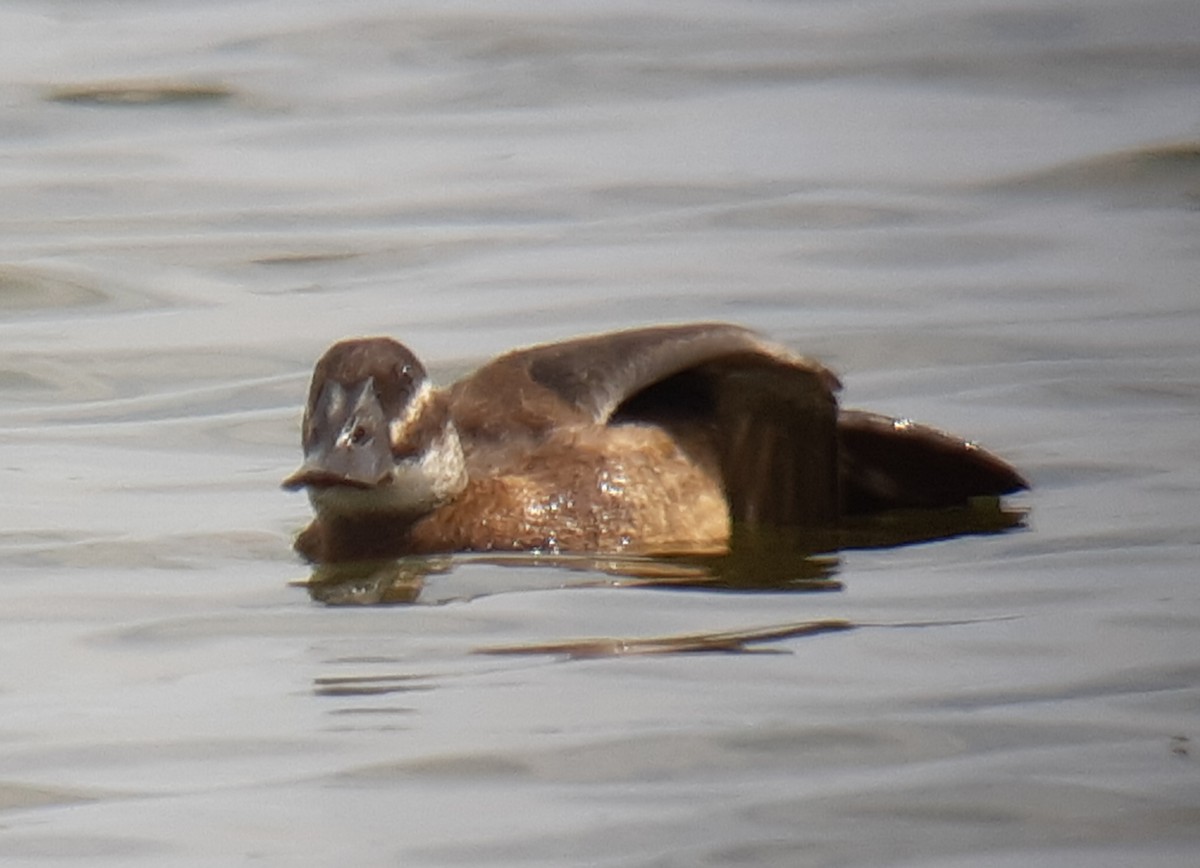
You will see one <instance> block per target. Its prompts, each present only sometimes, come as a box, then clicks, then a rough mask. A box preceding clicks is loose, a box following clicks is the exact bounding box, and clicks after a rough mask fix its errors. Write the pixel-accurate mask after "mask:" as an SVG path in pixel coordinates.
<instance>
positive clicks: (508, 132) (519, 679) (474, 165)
mask: <svg viewBox="0 0 1200 868" xmlns="http://www.w3.org/2000/svg"><path fill="white" fill-rule="evenodd" d="M1193 7H1194V4H1192V3H1191V2H1189V0H1148V2H1141V3H1137V4H1126V3H1116V2H1114V3H1083V2H1069V0H1063V2H1050V0H1037V2H1032V0H1025V2H1021V3H1017V4H1014V3H1009V2H999V0H990V2H989V0H972V2H961V0H960V2H955V3H943V2H938V0H912V2H864V3H854V4H845V3H837V4H834V3H791V4H783V3H765V2H764V3H738V4H727V3H719V2H678V3H670V4H655V5H653V6H652V7H648V6H646V5H645V4H634V3H629V4H622V3H603V4H572V5H570V6H563V5H561V4H553V5H550V6H545V7H542V6H537V5H533V4H522V3H491V4H487V5H486V7H476V6H475V5H473V4H449V3H444V2H439V3H417V2H413V3H404V4H395V3H386V2H380V0H363V2H350V3H339V4H318V3H311V2H310V3H289V4H279V3H271V2H249V3H247V2H240V3H221V2H201V3H195V2H193V3H188V4H171V3H159V4H142V3H131V2H109V3H88V4H77V3H54V2H34V0H27V2H14V3H9V4H6V5H5V6H4V8H3V9H0V34H2V36H0V43H2V44H3V47H4V50H3V51H2V52H0V83H2V85H0V86H2V93H3V98H4V104H5V115H4V123H3V124H2V125H0V154H2V155H3V159H2V160H0V190H2V195H0V226H2V228H3V231H2V232H0V336H2V338H0V456H2V459H3V460H2V462H0V490H3V492H4V498H3V501H2V505H0V559H2V560H0V562H2V564H3V570H2V578H0V620H2V621H3V626H2V628H0V654H2V657H0V659H2V660H3V661H4V666H3V669H2V674H0V860H3V861H4V863H5V864H6V865H8V864H13V865H19V864H37V865H54V864H68V863H70V864H80V863H86V864H89V865H97V864H121V865H129V864H155V865H161V864H178V865H200V864H230V863H231V862H232V863H236V862H249V861H259V862H264V863H268V864H330V863H331V862H333V861H334V860H337V861H339V862H342V863H345V864H363V865H376V864H398V863H399V864H406V865H461V864H493V865H530V864H546V865H569V864H589V865H606V866H608V865H612V866H616V865H621V866H626V865H630V866H632V865H637V866H672V865H680V866H684V865H686V866H695V865H781V866H783V865H786V866H793V865H818V866H821V865H845V864H855V865H884V864H887V865H905V864H912V865H922V866H931V865H932V866H958V865H963V866H965V865H972V866H977V865H987V866H1011V865H1028V864H1054V865H1064V864H1065V865H1088V866H1092V865H1125V864H1134V863H1136V864H1139V865H1190V864H1192V863H1193V862H1194V858H1195V857H1194V852H1195V848H1196V844H1197V839H1200V831H1198V830H1200V767H1198V766H1197V759H1196V756H1197V751H1198V750H1200V747H1197V742H1198V740H1200V727H1198V726H1197V721H1198V720H1200V717H1198V715H1197V712H1198V711H1200V646H1198V645H1197V642H1196V636H1197V630H1198V628H1200V592H1198V591H1197V582H1198V580H1200V575H1198V572H1197V566H1196V564H1197V554H1198V552H1200V527H1198V525H1197V521H1196V514H1197V507H1198V505H1200V498H1198V494H1200V470H1198V469H1197V464H1196V457H1197V455H1200V433H1198V432H1200V424H1198V422H1200V342H1198V341H1197V339H1196V335H1197V334H1200V300H1198V299H1200V296H1198V295H1197V275H1198V274H1200V243H1198V241H1197V239H1200V231H1198V228H1200V224H1198V218H1197V208H1196V206H1197V202H1198V201H1200V158H1198V157H1197V150H1196V147H1197V146H1196V142H1197V141H1198V140H1200V125H1198V116H1197V105H1198V103H1197V100H1196V96H1195V94H1196V93H1198V92H1200V90H1198V89H1197V85H1200V25H1198V24H1197V21H1196V17H1195V11H1194V8H1193ZM693 319H728V320H733V321H737V322H741V323H745V324H748V325H751V326H754V327H758V328H761V329H764V330H765V331H767V332H769V333H770V334H771V335H772V336H773V337H775V338H776V339H778V340H781V341H784V342H786V343H787V344H789V345H791V346H793V347H795V348H797V349H799V350H801V351H803V352H807V353H810V354H813V355H817V356H820V357H821V358H822V359H824V360H825V361H827V362H829V363H830V364H832V365H833V366H835V367H836V368H837V369H839V370H840V371H841V372H842V374H843V375H844V380H845V382H846V394H845V398H846V403H848V404H850V405H856V406H865V407H870V408H872V409H876V410H880V411H883V412H890V413H895V414H899V415H905V416H911V417H913V418H917V419H921V420H924V421H928V422H931V423H934V424H937V425H940V426H942V427H946V428H949V429H951V430H957V431H961V432H963V433H966V434H968V435H970V436H972V437H976V438H978V439H980V440H981V441H982V442H983V443H985V444H987V445H988V446H990V447H992V448H994V449H996V450H997V451H998V452H1000V453H1001V454H1002V455H1004V456H1005V457H1007V458H1009V459H1010V460H1012V461H1013V462H1014V463H1016V464H1017V466H1019V467H1020V468H1021V469H1022V470H1023V471H1025V472H1026V473H1028V475H1029V476H1030V477H1031V479H1032V481H1033V483H1034V485H1035V489H1034V491H1033V493H1032V494H1031V495H1030V496H1029V497H1027V498H1025V499H1024V501H1023V502H1024V503H1025V504H1026V505H1029V506H1031V507H1032V508H1033V513H1032V516H1031V520H1030V524H1029V528H1028V529H1027V530H1024V531H1021V532H1017V533H1013V534H1007V535H1002V536H997V537H974V538H962V539H958V540H953V541H947V542H942V543H936V544H930V545H923V546H914V547H908V548H902V549H890V550H886V549H885V550H874V551H856V552H848V553H845V554H844V555H843V556H842V558H841V560H840V563H839V564H838V566H837V571H836V579H837V580H838V581H839V582H841V583H842V590H841V591H838V592H832V593H817V594H811V593H730V592H716V591H709V592H700V591H680V590H675V591H670V590H661V589H658V590H655V589H642V588H629V587H624V588H614V587H605V586H603V584H599V585H597V582H598V581H600V580H602V579H604V578H605V576H604V574H602V573H586V572H584V573H579V572H575V571H567V570H563V569H556V568H553V567H536V566H529V565H515V566H504V567H499V566H495V565H491V564H487V563H474V562H472V563H468V564H466V565H464V566H461V567H460V568H459V569H458V570H456V571H453V572H451V573H449V574H444V575H437V576H433V577H431V578H430V580H429V585H428V587H427V589H426V591H427V596H426V597H425V599H428V600H430V601H431V602H434V603H440V605H416V606H401V607H384V608H378V607H327V606H322V605H320V604H318V603H315V602H313V601H311V600H310V599H309V597H308V594H307V593H306V592H305V591H304V589H303V588H300V587H295V586H293V585H290V584H289V582H291V581H292V580H298V579H303V578H304V577H305V574H306V573H305V570H304V569H303V567H302V565H301V564H300V563H299V562H298V561H297V560H296V559H295V557H294V556H293V555H292V554H291V553H290V551H289V548H288V546H289V542H290V538H291V535H292V534H293V533H294V532H295V531H296V530H298V529H299V528H300V527H301V526H302V525H303V523H304V521H305V520H306V517H307V515H308V509H307V505H306V504H305V503H304V499H303V498H302V497H298V496H294V495H289V494H287V493H285V492H282V491H279V490H278V488H277V484H278V481H279V480H280V479H281V478H282V477H283V476H284V475H285V474H286V473H287V472H289V471H290V470H291V469H292V468H293V466H294V464H295V462H296V461H297V459H298V443H297V440H298V420H299V414H300V408H301V402H302V400H303V394H304V390H305V385H306V380H307V376H308V372H309V370H310V368H311V364H312V362H313V360H314V359H315V357H316V356H317V355H318V354H319V353H320V352H321V350H322V349H323V348H324V347H325V346H326V345H327V344H328V343H330V342H331V341H332V340H334V339H336V338H338V337H342V336H344V335H347V334H356V333H378V332H385V333H392V334H395V335H397V336H398V337H400V338H401V339H403V340H404V341H405V342H406V343H409V344H410V345H411V346H412V347H413V348H414V349H415V350H416V351H417V352H418V353H419V354H420V355H421V356H422V357H423V358H425V359H426V360H427V362H428V363H429V365H430V367H431V368H432V369H433V371H434V373H435V375H438V376H439V377H442V378H443V379H445V378H450V377H452V376H454V375H455V374H456V373H458V372H460V371H462V370H464V369H465V368H467V367H469V366H470V364H472V363H473V362H476V361H478V360H480V359H482V358H485V357H487V356H488V355H490V354H492V353H494V352H497V351H500V350H502V349H505V348H507V347H510V346H513V345H517V344H523V343H530V342H533V341H537V340H543V339H554V338H558V337H563V336H566V335H570V334H575V333H580V332H587V331H596V330H600V329H605V328H613V327H621V326H627V325H636V324H643V323H648V322H659V321H680V320H693ZM563 584H568V585H581V584H582V585H592V586H591V587H570V588H565V589H564V588H560V587H558V586H559V585H563ZM820 619H845V620H847V621H849V622H851V623H852V624H854V625H856V626H855V629H852V630H849V631H845V632H834V633H827V634H822V635H815V636H797V637H794V638H789V639H783V640H781V641H778V642H774V643H770V644H765V645H762V646H759V648H760V652H761V653H746V654H667V655H649V656H626V657H616V658H613V657H601V658H597V659H588V660H564V659H563V658H562V657H561V656H555V655H549V656H547V655H521V656H493V655H481V654H475V653H473V652H474V651H475V650H477V649H480V648H485V647H491V646H504V645H514V644H530V643H538V642H555V641H561V640H573V639H583V638H587V637H625V638H631V639H636V638H646V637H658V636H666V635H672V634H686V633H695V632H700V631H723V630H737V629H747V630H749V629H759V628H766V627H771V626H775V625H780V624H787V623H796V622H803V621H809V620H820ZM768 652H773V653H768Z"/></svg>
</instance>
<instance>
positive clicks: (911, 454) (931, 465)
mask: <svg viewBox="0 0 1200 868" xmlns="http://www.w3.org/2000/svg"><path fill="white" fill-rule="evenodd" d="M838 453H839V473H840V480H839V481H840V486H839V487H840V495H841V512H842V514H843V515H847V516H853V515H866V514H870V513H875V512H882V511H884V510H889V509H934V508H939V507H950V506H962V505H965V504H966V503H968V502H969V501H970V500H971V498H974V497H986V496H995V497H998V496H1000V495H1004V494H1011V493H1013V492H1015V491H1020V490H1022V489H1026V488H1028V487H1029V484H1028V483H1027V482H1026V481H1025V479H1024V478H1022V476H1021V475H1020V474H1019V473H1017V471H1016V470H1014V469H1013V468H1012V467H1011V466H1010V465H1009V464H1008V463H1006V462H1005V461H1003V460H1001V459H1000V458H997V457H996V456H995V455H993V454H992V453H990V452H988V451H987V450H985V449H982V448H980V447H979V446H976V445H975V444H974V443H970V442H968V441H965V440H962V439H961V438H958V437H955V436H954V435H952V434H947V433H945V432H943V431H938V430H937V429H936V428H930V427H928V426H926V425H920V424H918V423H916V422H910V421H908V420H906V419H893V418H891V417H889V416H881V415H879V414H877V413H867V412H864V411H861V410H842V411H840V412H839V414H838Z"/></svg>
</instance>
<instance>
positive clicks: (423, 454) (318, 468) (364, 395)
mask: <svg viewBox="0 0 1200 868" xmlns="http://www.w3.org/2000/svg"><path fill="white" fill-rule="evenodd" d="M303 425H304V427H303V438H302V443H303V447H304V461H303V463H302V464H301V465H300V468H299V469H298V470H296V472H295V473H293V474H292V475H291V476H289V477H288V478H287V479H285V480H284V481H283V487H284V488H287V489H293V490H294V489H298V488H307V489H308V495H309V498H310V499H311V500H312V503H313V507H314V508H315V509H316V511H317V512H318V514H328V513H336V514H354V513H364V512H365V513H401V514H406V515H420V514H422V513H425V512H428V511H429V510H431V509H433V508H434V507H436V506H438V505H439V504H441V503H444V502H446V501H447V500H450V499H451V498H453V497H454V496H455V495H457V494H458V493H459V492H460V491H461V490H462V489H463V487H464V486H465V485H466V481H467V477H466V469H465V465H464V461H463V453H462V446H461V444H460V443H459V439H458V433H457V431H456V430H455V428H454V423H453V422H452V421H451V419H450V412H449V405H448V403H447V400H446V396H445V395H444V394H442V393H440V392H436V391H434V390H433V388H432V386H431V385H430V382H429V377H428V375H427V374H426V373H425V367H424V366H423V365H422V364H421V362H420V361H419V360H418V359H417V357H416V356H414V355H413V354H412V352H411V351H410V350H409V349H408V348H407V347H405V346H404V345H403V344H400V343H397V342H396V341H394V340H392V339H391V338H354V339H351V340H345V341H341V342H339V343H336V344H334V345H333V346H332V347H330V348H329V349H328V350H327V351H326V352H325V355H323V356H322V357H321V359H320V361H318V362H317V366H316V368H315V369H314V370H313V377H312V385H311V386H310V387H309V392H308V405H307V406H306V407H305V410H304V423H303Z"/></svg>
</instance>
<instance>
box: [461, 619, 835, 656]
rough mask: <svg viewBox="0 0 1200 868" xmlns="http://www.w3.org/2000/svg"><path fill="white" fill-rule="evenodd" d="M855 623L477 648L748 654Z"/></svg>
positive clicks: (483, 651) (514, 651) (615, 653)
mask: <svg viewBox="0 0 1200 868" xmlns="http://www.w3.org/2000/svg"><path fill="white" fill-rule="evenodd" d="M852 629H854V625H853V624H851V623H850V622H849V621H845V620H842V619H840V618H827V619H823V620H820V621H801V622H799V623H796V624H783V625H778V626H773V627H759V628H751V629H747V630H721V631H719V632H715V633H687V634H685V635H681V636H652V637H650V638H645V639H628V638H602V639H575V640H567V641H565V642H538V643H530V644H521V645H493V646H490V647H486V648H478V649H476V653H478V654H556V655H564V656H566V657H569V658H571V659H573V660H578V659H585V658H589V657H625V656H629V655H633V654H681V653H697V652H706V653H714V652H719V653H723V654H745V653H750V652H751V651H760V650H761V649H759V648H751V647H749V646H751V645H757V644H759V643H762V642H777V641H779V640H781V639H794V638H796V637H798V636H815V635H818V634H820V633H837V632H841V631H842V630H852Z"/></svg>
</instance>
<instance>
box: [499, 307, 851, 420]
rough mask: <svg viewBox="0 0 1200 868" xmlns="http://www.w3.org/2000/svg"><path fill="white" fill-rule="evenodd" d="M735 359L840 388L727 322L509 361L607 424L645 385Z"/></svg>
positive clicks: (557, 348) (601, 340) (624, 335)
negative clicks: (781, 368) (790, 371)
mask: <svg viewBox="0 0 1200 868" xmlns="http://www.w3.org/2000/svg"><path fill="white" fill-rule="evenodd" d="M735 357H742V358H743V359H761V360H763V361H769V362H771V363H773V364H774V365H776V366H779V365H781V364H782V365H784V366H785V367H796V368H797V370H798V375H800V376H805V377H810V378H815V379H817V380H819V381H820V384H821V385H822V386H823V387H824V388H827V389H836V388H837V386H838V383H837V378H836V377H834V375H833V374H832V373H831V372H829V371H828V370H826V369H825V368H823V367H822V366H820V365H819V364H817V363H816V362H812V361H810V360H807V359H801V358H799V357H797V356H794V355H791V354H790V353H788V352H787V351H785V350H783V349H781V348H778V347H775V346H773V345H771V344H769V343H767V342H765V341H764V340H762V338H760V337H759V336H758V335H757V334H755V333H754V332H752V331H751V330H749V329H747V328H743V327H741V326H735V325H729V324H726V323H696V324H692V325H680V326H658V327H653V328H644V329H631V330H629V331H623V332H613V333H611V334H604V335H596V336H592V337H584V338H577V339H575V340H571V341H564V342H562V343H558V344H549V345H547V346H542V347H533V348H531V349H527V350H518V351H517V352H516V353H513V354H511V355H510V356H509V357H506V358H511V359H513V360H514V361H515V360H516V359H517V358H519V359H520V360H521V361H522V363H525V364H527V365H528V370H529V375H530V377H531V378H532V379H533V380H534V381H535V382H536V383H538V384H539V385H541V386H543V387H545V388H546V389H549V390H550V391H552V392H553V393H555V394H556V395H557V396H558V397H559V398H560V399H561V400H563V401H564V402H566V403H567V404H569V405H571V406H572V407H574V408H576V409H578V410H580V411H582V412H584V413H587V414H588V415H590V416H591V417H592V418H593V419H594V420H595V421H597V422H606V421H608V419H609V417H610V416H612V414H613V413H614V411H616V409H617V408H618V407H619V406H621V405H622V404H623V403H625V402H626V401H627V400H629V398H631V397H632V396H634V395H636V394H637V393H638V392H640V391H642V390H643V389H645V388H647V387H648V386H652V385H653V384H655V383H659V382H661V381H663V380H665V379H667V378H668V377H671V376H674V375H675V374H679V373H681V372H683V371H686V370H689V369H692V368H695V367H697V366H700V365H705V364H707V365H709V366H711V365H713V364H714V363H716V361H717V360H719V359H722V358H735ZM762 366H763V365H760V367H762Z"/></svg>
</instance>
